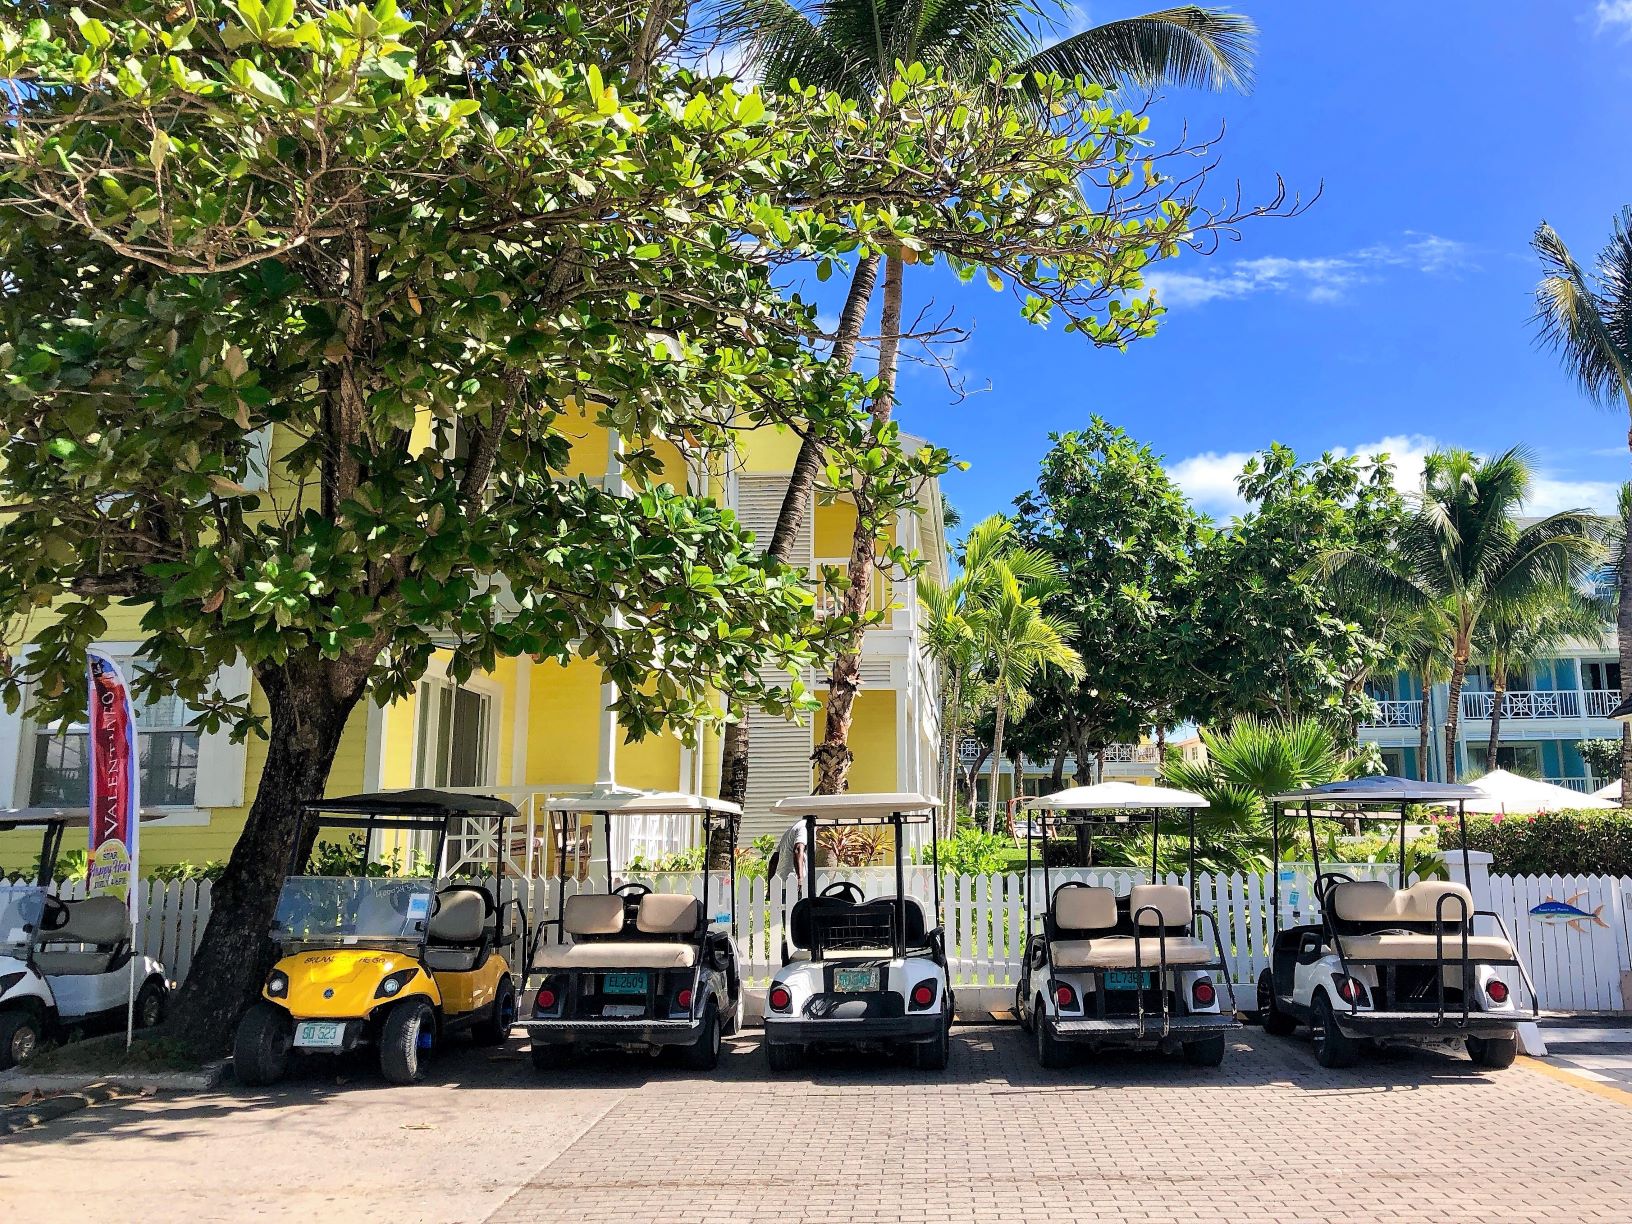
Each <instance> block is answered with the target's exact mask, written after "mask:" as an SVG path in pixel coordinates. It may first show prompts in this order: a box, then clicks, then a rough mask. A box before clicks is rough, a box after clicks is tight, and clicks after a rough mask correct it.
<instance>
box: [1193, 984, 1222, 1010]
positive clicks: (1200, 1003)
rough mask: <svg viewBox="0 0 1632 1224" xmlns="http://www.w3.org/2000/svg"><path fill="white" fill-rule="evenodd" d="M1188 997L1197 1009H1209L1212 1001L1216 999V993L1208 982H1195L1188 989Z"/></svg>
mask: <svg viewBox="0 0 1632 1224" xmlns="http://www.w3.org/2000/svg"><path fill="white" fill-rule="evenodd" d="M1190 997H1191V998H1192V999H1194V1000H1195V1001H1196V1006H1197V1007H1211V1006H1212V1005H1213V1000H1214V999H1216V998H1218V991H1216V990H1214V989H1213V984H1212V983H1211V982H1208V981H1200V982H1197V983H1196V984H1195V985H1194V986H1192V987H1191V988H1190Z"/></svg>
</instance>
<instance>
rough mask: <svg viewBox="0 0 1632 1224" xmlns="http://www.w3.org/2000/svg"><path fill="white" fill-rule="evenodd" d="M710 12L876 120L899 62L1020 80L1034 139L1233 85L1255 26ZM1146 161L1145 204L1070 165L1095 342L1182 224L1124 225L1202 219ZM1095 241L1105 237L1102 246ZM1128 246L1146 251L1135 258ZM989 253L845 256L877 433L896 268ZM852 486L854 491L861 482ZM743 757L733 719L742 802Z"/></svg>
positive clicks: (861, 609)
mask: <svg viewBox="0 0 1632 1224" xmlns="http://www.w3.org/2000/svg"><path fill="white" fill-rule="evenodd" d="M1061 12H1062V14H1063V10H1061ZM716 17H717V28H718V30H719V33H720V36H721V37H722V38H724V39H726V40H728V41H731V42H733V43H735V44H736V45H737V46H738V47H740V48H741V49H742V50H743V51H744V52H745V53H746V59H747V62H748V64H749V65H750V66H751V67H752V68H753V69H754V70H755V71H757V72H758V73H759V75H760V77H761V79H763V80H764V81H766V82H767V83H769V84H771V85H773V86H777V87H780V86H782V85H783V84H784V83H786V82H789V81H796V82H799V83H801V84H804V85H817V86H820V87H822V88H827V89H833V90H835V91H838V92H839V93H841V94H843V95H844V96H845V97H848V98H854V99H856V100H857V101H858V102H860V103H861V104H863V105H865V106H868V107H871V108H873V109H875V110H876V111H877V112H878V113H879V114H881V115H885V116H887V115H889V114H890V113H891V112H892V111H893V110H894V109H895V108H896V106H897V105H898V104H899V98H898V97H897V95H896V91H895V86H894V84H893V82H894V78H895V76H896V74H897V72H898V70H899V68H900V66H902V65H922V66H924V67H926V68H927V69H929V70H931V71H934V72H937V73H940V74H944V75H945V76H946V77H948V78H949V79H952V80H958V81H963V82H966V83H969V84H975V85H978V84H981V83H984V82H996V81H1006V82H1007V83H1008V84H1009V85H1010V86H1017V87H1019V88H1020V89H1023V90H1024V91H1026V94H1027V96H1028V97H1029V98H1030V99H1031V101H1032V103H1033V106H1034V109H1033V119H1034V122H1035V124H1036V130H1037V131H1038V133H1039V135H1043V136H1047V135H1049V134H1051V133H1066V134H1073V133H1074V134H1081V135H1088V136H1090V139H1094V137H1092V136H1091V133H1092V132H1093V130H1094V129H1095V128H1096V127H1102V126H1103V124H1104V122H1105V120H1106V119H1107V118H1108V117H1109V116H1110V115H1111V114H1112V113H1114V112H1113V111H1110V110H1106V109H1105V102H1104V99H1105V97H1106V94H1105V90H1106V88H1108V87H1113V86H1115V85H1118V84H1121V83H1129V84H1133V85H1136V86H1139V87H1144V88H1154V87H1156V86H1160V85H1166V84H1179V85H1201V86H1206V87H1209V88H1215V89H1219V88H1226V87H1230V86H1234V87H1237V88H1243V89H1244V88H1246V86H1247V84H1248V82H1249V80H1250V73H1251V58H1252V42H1253V37H1254V34H1255V28H1254V26H1253V24H1252V22H1251V21H1250V20H1249V19H1248V18H1246V17H1244V16H1241V15H1239V14H1234V13H1229V12H1225V11H1223V10H1218V9H1206V8H1200V7H1197V6H1194V5H1185V6H1181V7H1176V8H1171V9H1164V10H1160V11H1158V12H1153V13H1149V14H1145V15H1143V16H1138V17H1132V18H1127V19H1124V20H1121V21H1114V22H1110V23H1107V24H1105V25H1100V26H1094V27H1091V28H1089V29H1087V30H1085V31H1081V32H1079V33H1077V34H1075V35H1072V36H1070V37H1066V38H1063V39H1059V40H1058V41H1053V42H1050V41H1048V39H1047V34H1048V33H1049V32H1050V27H1051V26H1052V25H1053V24H1054V23H1053V22H1051V21H1050V20H1049V18H1048V16H1047V14H1046V13H1045V12H1044V11H1043V10H1041V9H1039V8H1037V7H1034V6H1032V5H1031V4H1028V3H1019V2H1015V0H1004V2H1003V3H998V4H972V3H967V2H959V3H952V4H931V3H925V2H924V0H883V2H881V0H820V2H819V3H815V4H799V3H796V2H795V0H726V2H725V3H723V4H721V5H720V6H718V8H717V10H716ZM1051 76H1052V77H1058V78H1063V79H1064V80H1066V81H1070V82H1072V83H1073V89H1072V90H1069V91H1067V92H1066V93H1063V94H1062V93H1061V92H1059V91H1057V90H1056V89H1054V88H1053V87H1052V86H1050V85H1047V84H1045V82H1046V81H1047V80H1048V78H1049V77H1051ZM1123 113H1124V114H1126V112H1123ZM1067 115H1069V116H1070V118H1069V119H1067V118H1065V116H1067ZM1141 130H1142V128H1141ZM1074 138H1075V135H1073V139H1074ZM1154 165H1155V163H1154V162H1153V161H1147V162H1146V164H1145V167H1144V170H1143V192H1145V193H1148V194H1146V195H1145V197H1144V198H1143V199H1141V198H1140V195H1141V189H1140V188H1135V190H1134V192H1133V193H1132V194H1128V193H1127V192H1126V190H1125V189H1126V187H1127V184H1128V183H1129V182H1131V181H1132V173H1131V172H1132V169H1133V167H1132V166H1131V164H1129V163H1127V162H1125V161H1123V160H1122V159H1121V158H1120V157H1118V158H1115V159H1113V163H1107V164H1106V166H1105V169H1106V170H1107V171H1108V173H1098V172H1096V171H1095V170H1094V169H1093V168H1092V167H1090V166H1084V167H1083V171H1084V172H1083V174H1082V175H1080V176H1079V178H1080V181H1081V183H1082V185H1083V187H1084V188H1085V189H1086V190H1087V192H1088V194H1089V195H1090V196H1091V197H1094V198H1095V199H1096V203H1097V205H1098V207H1099V208H1100V209H1101V210H1102V211H1103V213H1104V214H1105V217H1104V220H1105V222H1112V223H1109V224H1096V225H1095V226H1094V228H1093V229H1092V230H1090V231H1079V237H1083V236H1087V235H1088V234H1092V235H1093V242H1092V243H1091V248H1092V250H1091V253H1090V258H1089V263H1088V266H1087V271H1088V276H1087V281H1086V283H1085V285H1084V284H1079V285H1078V287H1077V292H1076V293H1075V294H1068V295H1065V296H1064V297H1060V296H1057V295H1055V296H1054V301H1055V303H1056V304H1060V305H1065V306H1067V309H1066V310H1065V312H1064V313H1066V314H1067V315H1068V317H1069V318H1070V320H1071V324H1072V326H1074V327H1076V328H1077V329H1078V330H1082V331H1084V332H1085V334H1087V335H1088V336H1089V337H1090V338H1091V339H1092V340H1093V341H1094V343H1096V344H1109V343H1115V344H1121V343H1124V342H1125V341H1126V340H1128V339H1131V338H1133V337H1135V336H1138V335H1142V334H1146V333H1147V332H1148V330H1149V328H1150V324H1151V323H1152V321H1153V319H1154V311H1153V304H1152V302H1151V301H1150V300H1149V299H1145V300H1142V301H1134V300H1133V296H1134V295H1131V294H1130V296H1129V297H1128V298H1127V299H1125V300H1123V301H1118V300H1117V299H1116V298H1115V297H1114V296H1113V295H1114V294H1115V293H1117V292H1122V291H1132V290H1135V289H1137V288H1138V287H1139V284H1138V280H1137V273H1136V268H1137V267H1138V266H1139V265H1140V264H1142V263H1144V262H1145V260H1146V259H1147V258H1148V257H1149V256H1150V255H1152V254H1171V253H1173V251H1174V249H1176V248H1175V247H1173V246H1172V245H1171V244H1170V243H1168V242H1166V241H1162V240H1160V238H1159V234H1163V233H1165V234H1166V235H1168V236H1178V234H1179V233H1180V231H1178V230H1173V229H1170V228H1169V227H1168V226H1167V224H1166V223H1165V222H1164V223H1161V224H1158V225H1157V226H1156V227H1155V231H1147V232H1146V233H1144V234H1143V235H1139V234H1138V233H1137V231H1136V230H1134V229H1129V228H1128V227H1127V226H1126V224H1125V222H1126V221H1127V220H1131V219H1133V218H1136V217H1139V216H1140V215H1141V214H1144V213H1145V212H1146V210H1147V209H1148V208H1151V207H1153V206H1157V210H1156V211H1155V212H1152V213H1150V214H1149V215H1150V216H1152V217H1155V216H1158V215H1160V214H1161V213H1162V212H1164V211H1165V212H1167V215H1168V219H1171V218H1172V217H1174V216H1177V215H1179V214H1180V213H1183V214H1185V215H1186V216H1188V217H1189V232H1188V234H1187V236H1188V237H1193V236H1194V235H1195V234H1197V233H1200V232H1202V231H1204V230H1205V229H1207V228H1208V223H1205V222H1202V221H1200V220H1199V219H1198V218H1197V217H1195V216H1194V215H1192V214H1193V210H1192V209H1191V208H1190V207H1189V206H1188V201H1186V206H1185V207H1182V208H1178V209H1172V210H1170V209H1169V203H1170V201H1168V200H1165V199H1164V197H1165V196H1166V195H1167V190H1165V189H1164V188H1163V186H1162V178H1161V176H1160V175H1159V174H1157V173H1156V172H1155V169H1154ZM1116 222H1122V223H1124V224H1118V223H1116ZM1045 228H1047V227H1046V226H1045ZM1039 236H1040V235H1039ZM1107 238H1109V239H1111V241H1110V242H1109V243H1107V242H1106V241H1105V240H1106V239H1107ZM1118 238H1120V239H1121V242H1120V243H1119V242H1118ZM1130 239H1131V240H1132V241H1131V242H1129V240H1130ZM1119 246H1120V248H1121V249H1118V247H1119ZM1135 247H1142V248H1143V249H1142V250H1141V252H1140V253H1139V254H1138V255H1136V256H1135V255H1134V254H1133V251H1134V248H1135ZM992 249H993V248H990V247H988V248H987V250H986V252H985V253H983V252H982V251H981V250H980V248H979V247H978V246H976V245H974V244H971V243H969V242H968V241H967V240H966V241H965V242H963V243H962V244H961V245H960V246H958V247H954V248H947V247H938V246H937V245H936V244H934V243H929V244H927V245H926V244H923V243H914V244H902V245H901V246H898V247H884V248H879V249H874V250H872V251H870V252H867V253H865V254H864V255H863V256H862V257H861V258H859V259H858V261H857V263H856V265H855V269H854V272H853V275H852V280H851V283H850V288H849V292H848V294H847V295H846V299H845V303H844V308H843V310H842V312H841V314H840V317H839V325H838V329H837V332H836V334H835V336H834V341H833V356H834V360H835V361H837V362H840V363H842V364H843V365H845V366H846V367H848V366H849V365H850V364H851V363H853V362H854V360H855V358H856V355H857V351H858V347H859V341H860V339H861V331H862V327H863V324H864V321H865V319H866V315H867V308H868V304H869V302H870V300H871V298H872V295H873V291H874V288H875V286H876V285H877V283H878V278H879V272H880V265H881V264H882V268H883V277H884V292H883V304H882V309H881V317H880V320H879V338H878V367H877V377H876V380H875V383H874V390H873V399H872V405H871V408H872V413H873V416H874V419H875V421H876V422H877V423H878V426H879V427H880V428H883V427H884V426H885V424H886V423H887V422H888V421H889V420H890V417H891V415H892V413H893V411H894V407H895V398H896V371H897V367H898V364H899V361H900V355H901V348H902V342H903V339H905V338H906V337H904V336H903V330H902V318H903V285H904V280H905V274H906V266H907V264H909V263H917V262H928V261H929V260H930V259H931V258H932V257H933V255H934V254H935V252H936V251H937V250H940V251H941V252H943V253H945V254H947V255H949V256H950V257H951V258H952V260H953V263H954V266H955V267H958V268H959V270H960V272H962V273H963V274H964V275H965V276H966V277H967V276H970V275H973V274H974V273H975V272H976V270H977V267H978V266H980V265H982V264H984V265H985V266H986V269H987V270H986V275H987V277H988V279H989V280H991V281H992V283H993V285H994V287H996V288H1002V287H1003V284H1004V276H1003V275H1002V269H996V268H994V266H993V263H992V261H991V259H990V257H989V256H990V253H991V251H992ZM1076 249H1078V250H1081V249H1082V248H1080V247H1078V248H1076ZM1056 250H1058V248H1056ZM1065 279H1066V280H1067V281H1069V280H1070V279H1072V278H1069V277H1068V278H1065ZM1013 283H1014V285H1015V287H1016V288H1017V289H1019V290H1021V292H1022V293H1023V294H1024V295H1025V296H1026V298H1027V305H1026V313H1027V316H1028V317H1030V318H1033V319H1035V320H1039V321H1043V320H1046V318H1047V303H1048V300H1049V298H1050V296H1051V295H1048V294H1043V295H1041V296H1039V294H1038V293H1037V286H1036V285H1035V284H1033V283H1031V279H1030V278H1029V277H1025V276H1020V277H1015V278H1013ZM1084 288H1086V289H1087V290H1088V291H1087V292H1086V293H1084V292H1083V289H1084ZM1084 306H1091V307H1092V308H1093V309H1095V310H1097V309H1099V308H1101V307H1103V308H1104V309H1106V311H1107V316H1106V318H1105V320H1104V323H1102V324H1099V325H1091V326H1087V327H1083V326H1082V324H1083V322H1084V316H1083V313H1082V311H1083V307H1084ZM1105 324H1109V325H1110V326H1105ZM823 445H824V443H823V440H822V438H821V437H820V435H819V434H817V433H815V432H809V433H807V434H806V435H805V438H804V440H803V444H802V446H801V448H800V452H799V455H798V457H797V459H796V460H795V463H794V467H793V472H792V477H791V480H790V482H789V486H788V491H787V494H786V496H785V498H784V500H783V503H782V508H781V513H780V515H779V517H778V520H777V525H776V530H775V532H774V533H773V535H772V539H771V544H770V551H771V552H772V554H773V555H775V556H777V557H779V558H781V559H783V560H786V559H787V558H788V557H789V556H791V551H792V548H793V542H794V540H795V539H796V538H797V537H798V535H799V533H800V531H801V530H802V527H803V523H804V521H805V518H806V516H807V514H808V513H809V507H810V504H811V497H812V490H813V489H814V487H815V483H816V479H817V475H818V473H819V471H820V470H821V468H822V464H823ZM855 488H856V492H857V494H858V495H859V496H860V497H863V498H865V496H866V492H867V491H866V481H865V480H863V481H861V482H859V483H858V484H857V485H856V486H855ZM868 518H869V516H867V515H862V516H860V517H858V519H857V524H856V530H855V535H854V539H853V540H852V542H851V551H850V560H849V564H848V567H847V571H846V575H845V579H844V583H845V586H844V589H845V591H846V594H845V600H844V605H845V606H844V612H845V615H846V617H847V619H848V622H849V624H850V625H851V626H852V628H851V630H850V636H849V641H848V643H847V648H846V649H844V650H842V651H841V652H840V654H839V656H838V658H837V659H836V660H835V662H834V665H833V672H832V675H831V676H830V677H829V682H828V706H827V715H826V720H825V731H824V734H823V740H822V743H821V744H820V745H819V746H818V748H817V750H816V753H815V760H816V765H817V775H818V781H817V789H818V790H822V791H838V790H842V789H843V788H844V786H845V785H846V778H847V776H848V772H849V768H850V762H851V760H852V753H851V751H850V748H849V745H848V739H849V733H850V727H851V721H852V713H853V710H854V703H855V698H856V694H857V693H858V692H859V690H860V684H861V664H860V648H861V635H862V633H863V632H864V630H865V626H866V623H867V618H866V616H865V610H866V608H867V603H868V595H869V592H870V591H871V589H872V572H873V570H874V569H875V568H880V567H881V568H883V569H885V570H886V571H889V570H891V569H892V568H895V566H896V563H897V562H896V558H895V557H894V555H893V553H892V550H890V548H889V547H888V543H887V538H886V534H885V532H884V531H883V530H881V529H879V528H877V527H875V526H873V525H872V524H871V523H870V522H869V521H868ZM746 758H747V729H746V726H738V727H734V728H732V730H731V731H730V732H729V733H728V736H727V739H726V745H725V753H724V761H723V762H722V766H721V768H722V771H723V773H722V777H723V778H724V779H725V781H724V782H722V793H729V794H732V795H734V797H736V798H738V799H739V800H740V799H741V797H742V795H743V794H744V793H745V790H746V776H747V761H746Z"/></svg>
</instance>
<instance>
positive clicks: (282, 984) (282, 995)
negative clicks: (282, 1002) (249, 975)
mask: <svg viewBox="0 0 1632 1224" xmlns="http://www.w3.org/2000/svg"><path fill="white" fill-rule="evenodd" d="M266 993H267V994H268V995H269V996H270V997H272V998H274V999H286V998H288V997H289V975H288V974H286V973H282V972H280V971H279V970H277V969H274V970H273V971H272V974H271V976H270V977H268V978H267V979H266Z"/></svg>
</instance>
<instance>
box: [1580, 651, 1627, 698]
mask: <svg viewBox="0 0 1632 1224" xmlns="http://www.w3.org/2000/svg"><path fill="white" fill-rule="evenodd" d="M1581 684H1582V686H1583V687H1584V688H1585V689H1586V690H1587V691H1588V692H1589V693H1590V692H1595V691H1596V692H1602V693H1618V692H1620V691H1621V665H1620V664H1619V663H1612V662H1610V661H1609V660H1607V659H1595V660H1591V661H1588V660H1585V659H1584V660H1582V662H1581Z"/></svg>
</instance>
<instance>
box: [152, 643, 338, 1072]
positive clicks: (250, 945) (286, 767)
mask: <svg viewBox="0 0 1632 1224" xmlns="http://www.w3.org/2000/svg"><path fill="white" fill-rule="evenodd" d="M369 663H370V660H362V659H358V658H356V657H352V658H348V659H343V660H340V661H337V662H330V661H319V662H314V661H312V660H308V659H302V660H296V661H293V662H291V663H289V664H286V665H285V666H283V667H278V668H270V667H269V668H257V670H256V677H255V678H256V680H258V681H259V682H260V685H261V691H262V692H263V693H265V694H266V699H267V704H268V705H269V707H270V712H271V715H270V719H269V725H268V743H267V751H266V764H265V766H264V768H263V769H262V771H261V779H260V783H259V785H258V786H257V788H256V791H255V801H254V803H253V804H251V805H250V809H249V816H248V818H247V819H246V820H245V822H244V831H243V833H242V835H241V836H240V837H239V838H238V843H237V845H235V846H234V847H233V850H232V857H231V858H230V859H228V861H227V869H226V871H224V872H223V873H222V875H221V878H220V879H219V880H217V881H216V882H215V885H214V887H213V888H212V889H211V890H210V920H209V923H208V924H207V925H206V926H205V928H204V937H203V939H202V940H201V941H200V942H199V945H198V951H197V952H196V953H195V954H194V956H193V961H192V965H191V967H190V968H189V970H188V973H187V980H186V981H185V982H183V983H182V986H181V989H180V990H179V991H178V992H177V994H176V998H175V1002H174V1003H173V1004H172V1006H171V1010H170V1017H169V1019H168V1020H167V1021H166V1023H165V1030H166V1033H167V1035H169V1036H172V1037H176V1038H178V1039H180V1040H181V1041H182V1042H184V1043H185V1044H187V1045H188V1046H190V1047H191V1048H192V1049H194V1050H196V1051H197V1052H198V1053H200V1054H201V1055H214V1054H217V1053H221V1052H223V1051H225V1050H226V1048H227V1047H228V1046H229V1045H230V1044H231V1041H232V1034H233V1029H234V1028H235V1027H236V1025H237V1023H238V1017H239V1015H240V1014H241V1013H242V1011H243V1009H244V1007H245V1005H247V1004H248V1003H249V1002H250V1001H251V1000H252V999H253V998H254V997H255V995H256V993H257V992H258V990H259V988H260V985H261V982H262V979H263V978H264V977H265V976H266V972H267V969H268V968H269V964H268V953H269V949H268V947H267V940H266V931H267V928H268V927H269V926H270V925H271V923H272V915H273V912H274V910H275V909H276V908H277V901H278V892H279V889H280V888H281V887H282V885H283V879H284V876H285V875H286V874H287V872H288V868H289V861H290V856H291V854H292V853H293V851H294V846H295V834H296V830H297V828H298V827H299V823H300V805H301V804H302V803H303V802H305V801H306V800H308V799H314V798H317V797H318V796H320V795H322V794H323V790H324V787H325V786H326V785H327V783H328V779H329V769H330V767H331V766H332V765H333V764H334V756H335V752H336V751H337V750H338V749H339V747H340V737H341V734H342V732H344V730H345V727H346V721H347V719H348V718H349V717H350V716H351V712H352V710H353V709H355V708H356V706H357V703H358V701H359V700H360V699H361V698H362V696H363V692H364V689H365V686H366V682H367V678H368V669H369Z"/></svg>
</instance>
